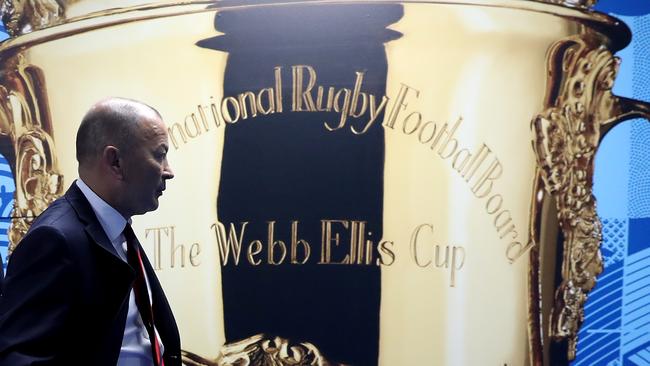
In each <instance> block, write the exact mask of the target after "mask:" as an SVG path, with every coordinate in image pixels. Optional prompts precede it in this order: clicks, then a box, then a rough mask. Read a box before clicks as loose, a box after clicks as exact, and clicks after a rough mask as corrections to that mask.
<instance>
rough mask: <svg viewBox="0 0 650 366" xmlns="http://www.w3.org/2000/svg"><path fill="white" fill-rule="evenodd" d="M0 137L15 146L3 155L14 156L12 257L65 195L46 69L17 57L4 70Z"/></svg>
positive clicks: (12, 162)
mask: <svg viewBox="0 0 650 366" xmlns="http://www.w3.org/2000/svg"><path fill="white" fill-rule="evenodd" d="M0 80H1V81H0V82H1V85H0V100H1V103H0V116H1V117H2V124H1V126H0V138H1V139H2V140H3V142H4V143H6V144H9V145H12V146H13V151H6V150H5V151H3V153H4V154H5V156H10V157H11V158H13V160H10V161H11V167H12V170H13V172H14V176H15V183H16V193H15V203H14V208H13V210H12V213H11V215H12V217H16V218H26V220H12V222H11V225H10V227H9V253H11V251H12V250H13V248H14V247H15V245H16V244H17V243H18V241H19V240H20V238H22V237H23V235H25V233H26V232H27V229H28V228H29V224H30V223H31V220H33V219H34V218H35V217H36V216H38V215H39V214H40V213H41V212H43V211H44V210H45V209H46V208H47V206H48V205H49V204H50V203H52V202H53V201H54V200H55V199H56V198H57V197H58V196H60V195H61V194H62V192H63V186H62V183H63V177H62V176H61V175H60V173H59V168H58V161H57V156H56V151H55V147H54V141H53V140H52V137H51V126H52V124H51V119H50V115H49V110H48V107H47V105H46V104H44V102H46V100H47V95H46V87H45V84H44V75H43V74H42V70H40V69H39V68H38V67H36V66H34V65H29V64H28V63H27V62H26V60H25V57H24V55H22V54H21V53H18V54H16V55H15V56H14V57H12V58H10V59H9V60H8V62H6V63H5V64H4V66H3V72H2V75H1V76H0Z"/></svg>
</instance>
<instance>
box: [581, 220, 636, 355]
mask: <svg viewBox="0 0 650 366" xmlns="http://www.w3.org/2000/svg"><path fill="white" fill-rule="evenodd" d="M602 222H603V251H602V252H603V259H604V261H605V263H606V265H605V270H604V271H603V274H602V275H600V277H599V278H598V282H597V284H596V287H595V288H594V289H593V290H592V292H591V293H590V294H589V301H588V302H587V304H586V305H585V322H584V324H583V326H582V328H581V329H580V334H579V335H578V354H577V357H576V361H575V362H574V363H573V365H574V366H595V365H614V364H615V363H614V362H615V361H618V360H619V359H620V342H621V329H622V314H621V309H622V307H623V285H624V281H623V277H624V265H623V259H624V255H620V254H619V253H620V249H619V248H621V244H623V245H625V246H626V245H627V241H628V240H627V239H628V238H627V226H628V223H627V220H617V219H603V220H602ZM605 248H611V249H613V250H607V249H605ZM623 250H624V251H625V248H623Z"/></svg>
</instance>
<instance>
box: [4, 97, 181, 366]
mask: <svg viewBox="0 0 650 366" xmlns="http://www.w3.org/2000/svg"><path fill="white" fill-rule="evenodd" d="M76 145H77V160H78V162H79V178H80V179H78V180H77V181H75V182H74V183H72V185H71V187H70V188H69V189H68V191H67V192H66V193H65V195H64V196H63V197H61V198H59V199H58V200H56V201H55V202H54V203H52V205H50V207H49V208H48V209H47V210H45V211H44V212H43V213H42V214H41V215H40V216H39V217H38V219H36V220H35V221H34V224H33V225H32V227H31V228H30V230H29V231H28V233H27V234H26V235H25V237H24V238H23V240H22V241H21V242H20V243H19V245H18V246H17V247H16V249H15V250H14V252H13V253H12V255H11V258H10V260H9V266H8V268H7V273H6V277H5V282H4V294H3V296H2V298H0V365H2V366H21V365H112V366H113V365H116V364H117V365H120V366H122V365H125V366H126V365H128V366H139V365H147V366H151V365H154V366H158V365H162V364H164V365H165V366H175V365H180V364H181V361H180V339H179V334H178V329H177V327H176V322H175V320H174V317H173V315H172V312H171V309H170V307H169V304H168V302H167V299H166V298H165V295H164V294H163V291H162V288H161V286H160V283H159V282H158V280H157V278H156V275H155V273H154V271H153V269H152V267H151V264H150V263H149V261H148V260H147V258H146V256H145V255H144V252H143V251H142V250H141V247H140V245H139V243H138V242H137V239H136V238H135V235H134V234H133V231H132V230H131V226H130V218H131V216H133V215H141V214H144V213H145V212H148V211H152V210H155V209H156V208H157V207H158V198H159V197H160V196H161V195H162V193H163V191H164V190H165V182H166V181H167V180H168V179H171V178H173V177H174V175H173V173H172V171H171V168H170V166H169V163H168V162H167V157H166V155H167V150H168V148H169V144H168V136H167V129H166V127H165V124H164V123H163V121H162V118H161V117H160V114H158V112H157V111H156V110H154V109H153V108H151V107H149V106H147V105H144V104H142V103H139V102H136V101H133V100H127V99H120V98H110V99H107V100H103V101H100V102H98V103H97V104H95V105H94V106H93V107H92V108H91V109H90V111H89V112H88V113H87V114H86V116H85V117H84V118H83V120H82V122H81V126H80V127H79V131H78V132H77V143H76ZM152 325H153V326H152ZM161 358H162V360H161Z"/></svg>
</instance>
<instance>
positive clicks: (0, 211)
mask: <svg viewBox="0 0 650 366" xmlns="http://www.w3.org/2000/svg"><path fill="white" fill-rule="evenodd" d="M15 190H16V184H15V183H14V178H13V176H12V175H11V168H10V167H9V163H8V162H7V159H5V158H4V156H2V155H0V256H1V257H2V267H3V268H6V266H7V247H8V246H9V237H8V236H7V230H8V229H9V224H10V223H11V210H12V209H13V208H14V191H15Z"/></svg>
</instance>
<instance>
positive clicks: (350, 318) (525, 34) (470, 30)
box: [0, 0, 650, 366]
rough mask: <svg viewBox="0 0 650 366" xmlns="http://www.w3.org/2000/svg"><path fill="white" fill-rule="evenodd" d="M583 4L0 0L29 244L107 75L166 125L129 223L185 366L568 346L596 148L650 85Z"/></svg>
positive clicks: (512, 356) (532, 358)
mask: <svg viewBox="0 0 650 366" xmlns="http://www.w3.org/2000/svg"><path fill="white" fill-rule="evenodd" d="M593 3H594V1H588V0H582V1H581V0H546V1H542V0H539V1H532V0H447V1H382V0H375V1H327V0H315V1H286V2H272V1H244V0H241V1H230V0H223V1H182V2H174V1H145V0H133V1H128V2H124V3H121V5H119V7H116V5H115V4H112V3H108V2H102V1H90V0H77V1H72V0H70V1H64V0H59V1H46V0H42V1H37V0H34V1H29V2H17V1H5V2H3V5H2V10H3V20H4V22H5V25H6V27H7V29H8V30H9V31H10V34H11V36H12V37H11V38H10V39H9V40H6V41H5V42H4V43H2V44H1V45H0V59H1V60H2V63H1V65H2V69H1V71H0V96H1V99H0V100H1V103H0V126H1V132H0V140H1V143H0V149H1V151H0V152H1V153H2V154H3V155H4V156H5V157H6V158H7V160H9V161H10V163H11V168H12V171H13V174H14V178H15V181H16V205H15V208H14V212H13V215H12V217H13V221H12V226H11V229H10V230H11V233H10V241H11V245H12V246H15V245H17V244H18V241H19V240H20V238H21V237H22V235H23V234H24V233H25V231H26V230H27V228H28V227H29V224H30V222H31V220H32V219H33V218H34V217H35V216H37V215H38V214H39V213H40V212H42V210H43V209H44V208H45V207H46V206H47V204H48V203H50V202H52V201H53V200H54V199H55V198H56V197H58V195H60V194H62V192H63V191H64V189H65V188H66V187H67V186H68V185H70V184H71V182H72V181H73V180H74V179H75V177H76V176H77V173H76V161H75V151H74V136H75V131H76V130H77V127H78V124H79V122H80V120H81V117H82V114H83V112H84V111H85V110H86V109H87V107H88V106H89V105H91V104H92V103H93V102H95V101H97V100H99V99H101V98H104V97H106V96H121V97H127V98H134V99H137V100H142V101H144V102H146V103H148V104H150V105H152V106H155V107H156V108H157V109H158V110H159V111H160V112H161V114H162V115H163V117H164V119H165V120H166V122H167V125H168V128H169V135H170V143H171V151H170V157H169V158H170V161H171V164H172V165H173V166H174V170H175V173H176V178H175V179H174V182H172V184H170V186H169V188H168V194H166V198H165V200H164V201H162V202H161V206H160V208H159V210H158V211H156V212H155V214H152V215H149V216H146V217H143V218H136V220H135V221H134V227H135V229H136V230H137V231H138V236H139V237H140V238H142V240H141V241H142V242H143V245H144V247H145V249H146V250H147V252H148V255H149V256H150V258H152V262H153V263H154V266H155V267H156V270H157V271H158V274H159V277H160V279H161V281H162V282H163V285H164V287H165V291H166V293H167V294H168V297H169V298H170V302H171V306H172V308H173V309H174V312H175V315H176V317H177V321H178V324H179V327H180V330H181V336H182V343H183V348H184V350H185V351H184V355H183V356H184V362H185V363H186V364H188V365H339V364H346V365H389V366H392V365H509V366H519V365H563V364H568V362H569V361H570V360H572V359H573V358H575V355H576V345H577V337H578V330H579V328H580V325H581V323H582V321H583V317H584V315H583V308H584V304H585V301H586V299H587V296H588V295H589V291H590V290H591V289H592V288H593V286H594V285H595V282H596V276H597V275H598V274H599V273H600V272H601V271H602V262H601V258H600V252H599V247H600V242H601V228H600V222H599V219H598V217H597V215H596V210H595V205H596V202H595V199H594V197H593V194H592V177H593V165H594V156H595V153H596V151H597V148H598V145H599V142H600V141H601V139H602V137H603V136H604V134H605V133H606V132H607V131H609V130H610V129H611V128H612V127H614V126H615V125H616V124H618V123H620V122H622V121H624V120H627V119H630V118H636V117H643V118H648V116H649V115H650V109H649V106H648V104H646V103H643V102H639V101H635V100H630V99H626V98H621V97H617V96H615V95H613V94H612V92H611V89H612V86H613V83H614V80H615V76H616V72H617V67H618V60H617V59H616V58H615V57H614V56H613V53H614V52H616V51H618V50H620V49H622V48H623V47H625V46H626V44H627V43H628V42H629V40H630V37H631V34H630V31H629V29H628V28H627V26H625V25H624V24H623V23H621V22H619V21H618V20H617V19H615V18H612V17H610V16H607V15H604V14H600V13H597V12H594V11H592V10H590V8H591V6H592V5H593Z"/></svg>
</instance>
